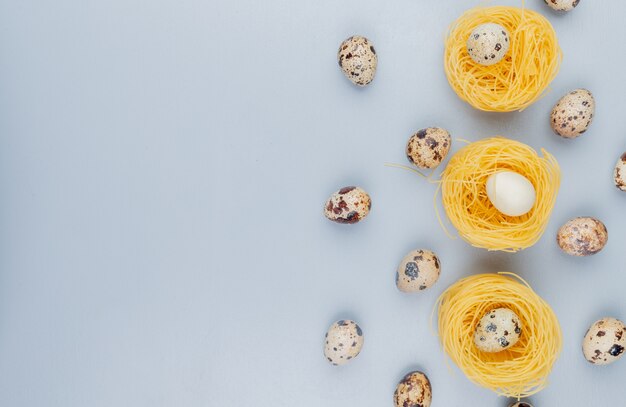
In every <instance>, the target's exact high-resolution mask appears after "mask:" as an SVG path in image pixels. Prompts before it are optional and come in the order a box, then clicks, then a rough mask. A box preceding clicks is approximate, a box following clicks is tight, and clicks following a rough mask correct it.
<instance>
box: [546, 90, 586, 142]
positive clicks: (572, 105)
mask: <svg viewBox="0 0 626 407" xmlns="http://www.w3.org/2000/svg"><path fill="white" fill-rule="evenodd" d="M595 111H596V102H595V99H594V98H593V95H592V94H591V92H589V91H588V90H587V89H576V90H573V91H571V92H570V93H568V94H567V95H565V96H563V97H562V98H561V99H560V100H559V101H558V102H557V103H556V105H554V107H553V108H552V114H551V115H550V125H551V126H552V129H553V130H554V132H555V133H556V134H558V135H559V136H561V137H564V138H569V139H573V138H576V137H578V136H580V135H581V134H583V133H584V132H586V131H587V129H588V128H589V126H590V125H591V121H592V120H593V115H594V113H595Z"/></svg>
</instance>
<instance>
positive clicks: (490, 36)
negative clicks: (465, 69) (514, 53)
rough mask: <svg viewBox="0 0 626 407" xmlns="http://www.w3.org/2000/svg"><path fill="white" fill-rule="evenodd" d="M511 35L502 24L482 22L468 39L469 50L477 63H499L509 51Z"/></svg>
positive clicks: (487, 64)
mask: <svg viewBox="0 0 626 407" xmlns="http://www.w3.org/2000/svg"><path fill="white" fill-rule="evenodd" d="M510 37H511V36H510V35H509V32H508V31H507V29H506V28H504V27H503V26H501V25H500V24H496V23H487V24H481V25H479V26H478V27H476V28H474V30H473V31H472V33H471V34H470V36H469V38H468V39H467V52H468V53H469V56H470V57H471V58H472V59H473V60H474V62H476V63H477V64H481V65H486V66H489V65H494V64H497V63H498V62H500V61H502V59H503V58H504V56H505V55H506V53H507V52H508V51H509V46H510V45H511V44H510V41H509V38H510Z"/></svg>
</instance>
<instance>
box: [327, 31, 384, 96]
mask: <svg viewBox="0 0 626 407" xmlns="http://www.w3.org/2000/svg"><path fill="white" fill-rule="evenodd" d="M337 60H338V62H339V66H340V67H341V70H342V71H343V73H344V75H346V77H347V78H348V79H350V81H351V82H352V83H354V84H355V85H358V86H365V85H367V84H368V83H370V82H371V81H372V80H374V75H376V68H377V67H378V56H377V55H376V50H375V49H374V45H373V44H372V43H371V42H370V41H369V40H368V39H367V38H365V37H361V36H360V35H354V36H352V37H350V38H348V39H346V40H345V41H344V42H342V43H341V45H340V46H339V51H338V52H337Z"/></svg>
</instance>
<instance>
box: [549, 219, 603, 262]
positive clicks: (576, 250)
mask: <svg viewBox="0 0 626 407" xmlns="http://www.w3.org/2000/svg"><path fill="white" fill-rule="evenodd" d="M608 239H609V233H608V231H607V230H606V226H604V223H602V222H600V221H599V220H598V219H596V218H590V217H580V218H574V219H572V220H569V221H567V222H566V223H565V224H564V225H563V226H561V228H560V229H559V232H558V233H557V236H556V241H557V243H558V244H559V247H560V248H561V250H563V251H564V252H565V253H567V254H569V255H572V256H590V255H592V254H596V253H598V252H599V251H600V250H602V249H603V248H604V245H606V242H607V240H608Z"/></svg>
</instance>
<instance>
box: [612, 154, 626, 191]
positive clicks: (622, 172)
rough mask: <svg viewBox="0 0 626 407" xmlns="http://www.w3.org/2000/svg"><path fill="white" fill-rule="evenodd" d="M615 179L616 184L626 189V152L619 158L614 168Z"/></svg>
mask: <svg viewBox="0 0 626 407" xmlns="http://www.w3.org/2000/svg"><path fill="white" fill-rule="evenodd" d="M613 181H614V182H615V186H616V187H617V188H619V189H620V190H622V191H626V153H624V154H622V156H621V157H620V158H619V160H617V164H615V169H614V170H613Z"/></svg>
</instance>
